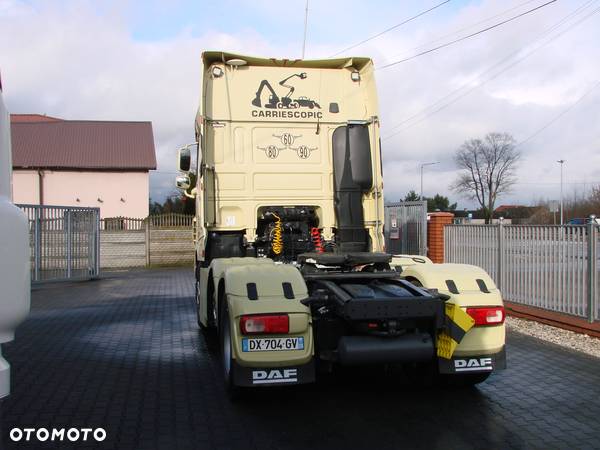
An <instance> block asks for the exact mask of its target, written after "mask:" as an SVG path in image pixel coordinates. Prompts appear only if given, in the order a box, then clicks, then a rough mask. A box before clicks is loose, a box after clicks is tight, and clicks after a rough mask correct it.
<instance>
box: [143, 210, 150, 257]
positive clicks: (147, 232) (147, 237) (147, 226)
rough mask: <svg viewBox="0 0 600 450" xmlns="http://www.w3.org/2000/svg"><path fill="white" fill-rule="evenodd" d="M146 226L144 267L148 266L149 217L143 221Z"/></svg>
mask: <svg viewBox="0 0 600 450" xmlns="http://www.w3.org/2000/svg"><path fill="white" fill-rule="evenodd" d="M144 223H145V224H146V227H145V230H146V266H149V265H150V217H147V218H146V220H145V221H144Z"/></svg>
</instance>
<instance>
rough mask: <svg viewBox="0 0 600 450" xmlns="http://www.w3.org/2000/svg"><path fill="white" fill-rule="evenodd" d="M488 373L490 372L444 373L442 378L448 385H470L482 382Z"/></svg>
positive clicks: (487, 376)
mask: <svg viewBox="0 0 600 450" xmlns="http://www.w3.org/2000/svg"><path fill="white" fill-rule="evenodd" d="M490 375H491V373H490V372H484V373H468V374H462V375H446V376H445V377H444V378H445V380H446V381H447V382H448V384H449V385H450V386H455V387H472V386H475V385H476V384H479V383H483V382H484V381H485V380H487V379H488V378H489V376H490Z"/></svg>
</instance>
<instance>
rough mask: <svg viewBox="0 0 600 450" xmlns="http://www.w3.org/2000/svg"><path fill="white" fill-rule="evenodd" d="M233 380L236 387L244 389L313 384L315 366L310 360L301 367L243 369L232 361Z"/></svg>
mask: <svg viewBox="0 0 600 450" xmlns="http://www.w3.org/2000/svg"><path fill="white" fill-rule="evenodd" d="M233 378H234V383H235V385H236V386H246V387H261V386H285V385H290V384H306V383H314V381H315V364H314V360H311V361H310V362H309V363H308V364H303V365H301V366H283V367H244V366H240V365H239V364H237V363H236V362H235V361H234V362H233Z"/></svg>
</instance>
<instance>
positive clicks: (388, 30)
mask: <svg viewBox="0 0 600 450" xmlns="http://www.w3.org/2000/svg"><path fill="white" fill-rule="evenodd" d="M450 1H451V0H445V1H443V2H441V3H438V4H437V5H435V6H433V7H431V8H429V9H427V10H425V11H422V12H420V13H419V14H416V15H414V16H412V17H409V18H408V19H405V20H403V21H402V22H400V23H398V24H396V25H394V26H392V27H390V28H387V29H385V30H383V31H381V32H379V33H377V34H374V35H373V36H371V37H369V38H367V39H364V40H362V41H360V42H358V43H356V44H354V45H351V46H350V47H346V48H345V49H343V50H340V51H339V52H337V53H334V54H333V55H331V56H329V58H333V57H334V56H337V55H339V54H340V53H344V52H345V51H347V50H351V49H353V48H355V47H358V46H359V45H362V44H364V43H366V42H369V41H371V40H373V39H375V38H378V37H379V36H381V35H382V34H385V33H388V32H390V31H392V30H395V29H396V28H398V27H400V26H402V25H404V24H406V23H408V22H411V21H413V20H415V19H416V18H418V17H421V16H422V15H424V14H427V13H428V12H431V11H433V10H434V9H437V8H439V7H440V6H442V5H445V4H446V3H450Z"/></svg>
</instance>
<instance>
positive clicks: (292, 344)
mask: <svg viewBox="0 0 600 450" xmlns="http://www.w3.org/2000/svg"><path fill="white" fill-rule="evenodd" d="M287 350H304V338H303V337H288V338H244V339H242V351H243V352H281V351H287Z"/></svg>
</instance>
